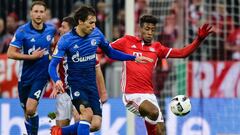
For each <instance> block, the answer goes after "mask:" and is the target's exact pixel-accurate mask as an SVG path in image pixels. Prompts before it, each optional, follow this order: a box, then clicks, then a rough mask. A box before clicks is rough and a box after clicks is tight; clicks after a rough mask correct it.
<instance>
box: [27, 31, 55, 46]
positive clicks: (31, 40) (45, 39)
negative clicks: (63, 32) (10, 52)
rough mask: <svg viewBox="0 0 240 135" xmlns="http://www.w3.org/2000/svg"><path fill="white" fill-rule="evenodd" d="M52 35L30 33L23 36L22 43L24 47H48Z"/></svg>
mask: <svg viewBox="0 0 240 135" xmlns="http://www.w3.org/2000/svg"><path fill="white" fill-rule="evenodd" d="M53 36H54V35H53V34H51V33H30V34H28V35H27V36H26V37H25V40H24V42H25V43H24V45H25V47H26V48H33V47H35V48H39V47H40V48H48V47H49V46H50V45H51V43H52V39H53Z"/></svg>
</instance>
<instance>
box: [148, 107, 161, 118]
mask: <svg viewBox="0 0 240 135" xmlns="http://www.w3.org/2000/svg"><path fill="white" fill-rule="evenodd" d="M158 116H159V111H158V110H157V109H154V110H152V111H151V112H150V113H149V118H150V119H151V120H154V121H155V120H157V119H158Z"/></svg>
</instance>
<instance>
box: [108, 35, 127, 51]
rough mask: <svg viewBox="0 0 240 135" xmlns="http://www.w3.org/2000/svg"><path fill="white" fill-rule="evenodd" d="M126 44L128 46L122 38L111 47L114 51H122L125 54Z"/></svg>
mask: <svg viewBox="0 0 240 135" xmlns="http://www.w3.org/2000/svg"><path fill="white" fill-rule="evenodd" d="M124 44H126V40H125V38H120V39H117V40H116V41H114V42H112V43H111V46H112V48H114V49H117V50H120V51H122V52H124V50H125V45H124Z"/></svg>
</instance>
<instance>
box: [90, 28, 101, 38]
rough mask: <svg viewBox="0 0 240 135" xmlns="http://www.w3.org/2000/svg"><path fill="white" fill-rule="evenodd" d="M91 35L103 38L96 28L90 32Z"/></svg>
mask: <svg viewBox="0 0 240 135" xmlns="http://www.w3.org/2000/svg"><path fill="white" fill-rule="evenodd" d="M91 35H93V36H104V35H103V33H102V31H101V30H100V29H99V28H98V27H95V28H94V30H93V31H92V33H91Z"/></svg>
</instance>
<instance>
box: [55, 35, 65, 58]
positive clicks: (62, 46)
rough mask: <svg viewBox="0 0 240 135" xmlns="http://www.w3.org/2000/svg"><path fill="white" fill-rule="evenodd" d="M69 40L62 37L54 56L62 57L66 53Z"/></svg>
mask: <svg viewBox="0 0 240 135" xmlns="http://www.w3.org/2000/svg"><path fill="white" fill-rule="evenodd" d="M66 48H67V42H66V40H65V39H64V37H61V38H60V40H59V41H58V43H57V46H56V47H55V49H54V52H53V57H56V58H62V57H63V56H64V55H65V52H66Z"/></svg>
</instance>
